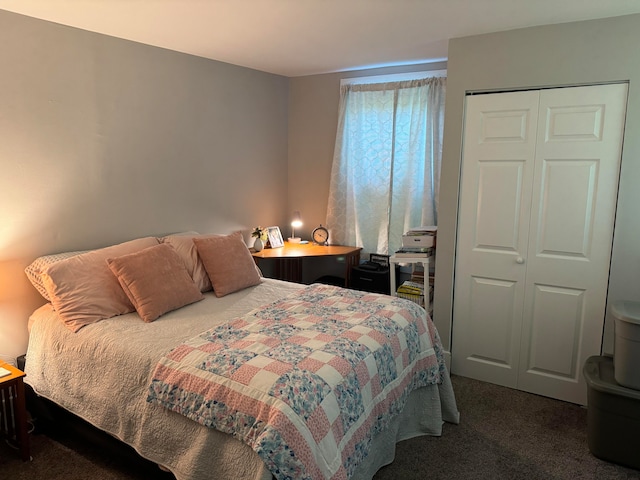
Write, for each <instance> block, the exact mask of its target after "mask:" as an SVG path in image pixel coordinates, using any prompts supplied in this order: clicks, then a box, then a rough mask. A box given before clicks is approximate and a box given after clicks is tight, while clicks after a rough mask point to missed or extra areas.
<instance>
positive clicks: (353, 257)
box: [251, 242, 362, 287]
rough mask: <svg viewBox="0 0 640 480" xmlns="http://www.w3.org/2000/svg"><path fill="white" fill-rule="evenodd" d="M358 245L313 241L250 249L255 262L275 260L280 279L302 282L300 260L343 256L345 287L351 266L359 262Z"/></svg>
mask: <svg viewBox="0 0 640 480" xmlns="http://www.w3.org/2000/svg"><path fill="white" fill-rule="evenodd" d="M360 250H362V248H360V247H345V246H339V245H330V246H327V247H325V246H324V245H315V244H313V243H289V242H285V243H284V247H280V248H265V249H263V250H261V251H260V252H254V251H252V252H251V254H252V255H253V259H254V260H255V262H256V263H258V262H259V261H260V260H263V259H274V260H275V261H276V270H275V275H276V277H277V278H278V279H280V280H287V281H289V282H296V283H302V260H303V259H305V258H310V257H341V256H344V257H345V275H344V279H345V287H348V286H349V276H350V275H351V267H353V266H354V265H358V264H359V263H360Z"/></svg>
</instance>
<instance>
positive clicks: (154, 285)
mask: <svg viewBox="0 0 640 480" xmlns="http://www.w3.org/2000/svg"><path fill="white" fill-rule="evenodd" d="M107 265H109V268H110V269H111V271H112V272H113V274H114V275H115V276H116V278H117V279H118V282H120V285H121V286H122V289H123V290H124V292H125V293H126V294H127V297H129V300H131V303H132V304H133V306H134V307H135V309H136V311H137V312H138V315H140V317H141V318H142V320H144V321H145V322H153V321H154V320H155V319H156V318H158V317H159V316H160V315H164V314H165V313H167V312H170V311H172V310H176V309H177V308H180V307H184V306H185V305H188V304H190V303H193V302H197V301H198V300H202V299H203V298H204V297H203V296H202V293H201V292H200V289H199V288H198V286H197V285H196V284H195V283H194V282H193V279H192V278H191V275H189V272H188V271H187V269H186V267H185V266H184V263H182V260H181V259H180V256H179V255H178V254H177V253H176V252H175V250H174V249H173V248H172V247H171V246H169V245H167V244H160V245H155V246H153V247H149V248H145V249H144V250H141V251H139V252H135V253H130V254H128V255H123V256H121V257H117V258H110V259H107Z"/></svg>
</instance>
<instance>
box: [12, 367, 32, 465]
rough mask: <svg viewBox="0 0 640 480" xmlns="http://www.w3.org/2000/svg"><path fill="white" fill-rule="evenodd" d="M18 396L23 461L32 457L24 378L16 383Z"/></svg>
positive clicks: (18, 431) (18, 430)
mask: <svg viewBox="0 0 640 480" xmlns="http://www.w3.org/2000/svg"><path fill="white" fill-rule="evenodd" d="M15 387H16V397H15V400H16V402H15V408H16V412H15V415H16V424H17V425H16V437H17V439H18V444H19V445H20V456H21V457H22V460H23V461H25V462H26V461H27V460H29V459H30V458H31V456H30V455H29V433H28V431H27V406H26V398H25V394H24V383H23V382H22V379H20V381H19V382H17V384H16V385H15Z"/></svg>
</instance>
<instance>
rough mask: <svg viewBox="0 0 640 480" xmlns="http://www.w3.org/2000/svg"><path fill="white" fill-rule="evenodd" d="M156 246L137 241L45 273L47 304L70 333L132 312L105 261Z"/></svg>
mask: <svg viewBox="0 0 640 480" xmlns="http://www.w3.org/2000/svg"><path fill="white" fill-rule="evenodd" d="M153 245H158V240H157V239H155V238H153V237H146V238H138V239H136V240H131V241H129V242H125V243H121V244H119V245H113V246H111V247H106V248H101V249H99V250H92V251H90V252H87V253H82V254H80V255H76V256H74V257H71V258H67V259H66V260H60V261H59V262H56V263H54V264H52V265H50V266H49V267H47V268H46V269H45V271H44V272H43V273H42V281H43V283H44V286H45V288H46V290H47V294H48V296H49V298H50V299H51V304H52V305H53V308H55V310H56V312H57V313H58V315H59V316H60V319H61V320H62V321H63V322H64V324H65V325H66V326H67V327H68V328H69V329H70V330H72V331H73V332H77V331H78V330H80V329H81V328H82V327H84V326H85V325H89V324H91V323H95V322H98V321H100V320H103V319H105V318H110V317H114V316H116V315H122V314H123V313H129V312H133V311H134V308H133V305H132V304H131V302H130V301H129V299H128V298H127V295H126V294H125V293H124V291H123V290H122V287H121V286H120V284H119V283H118V280H117V279H116V277H115V276H114V275H113V273H111V270H109V267H108V266H107V263H106V259H107V258H112V257H118V256H120V255H126V254H127V253H133V252H137V251H139V250H142V249H144V248H147V247H151V246H153Z"/></svg>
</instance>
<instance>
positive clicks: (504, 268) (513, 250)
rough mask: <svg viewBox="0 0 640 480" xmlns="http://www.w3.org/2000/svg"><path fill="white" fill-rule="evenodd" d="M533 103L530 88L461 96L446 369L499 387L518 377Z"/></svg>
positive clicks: (533, 132)
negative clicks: (450, 336)
mask: <svg viewBox="0 0 640 480" xmlns="http://www.w3.org/2000/svg"><path fill="white" fill-rule="evenodd" d="M489 97H490V98H489ZM537 108H538V93H537V92H517V93H509V94H504V95H478V96H473V97H469V98H467V118H468V123H467V124H466V125H465V136H464V162H463V170H462V172H463V173H462V178H461V184H462V186H461V203H460V219H461V220H460V223H459V232H458V245H457V255H456V285H455V297H454V321H453V346H454V347H453V348H454V349H455V350H454V352H453V353H454V354H453V357H452V371H453V372H455V373H458V374H460V375H465V376H471V377H473V378H478V379H482V380H486V381H489V382H493V383H498V384H500V385H506V386H515V385H516V382H517V375H518V362H519V349H520V338H521V325H522V306H523V302H524V279H525V277H524V272H525V268H524V267H523V265H522V264H521V263H518V259H523V258H526V255H527V242H528V240H527V238H528V229H529V218H530V203H531V184H532V178H533V158H534V148H535V142H536V123H537Z"/></svg>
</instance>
